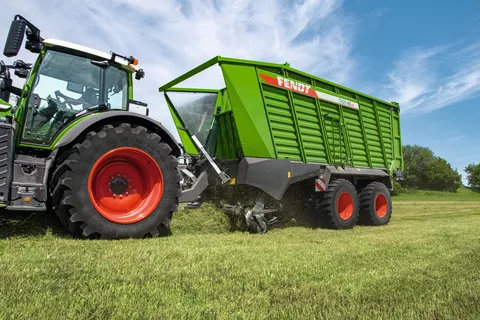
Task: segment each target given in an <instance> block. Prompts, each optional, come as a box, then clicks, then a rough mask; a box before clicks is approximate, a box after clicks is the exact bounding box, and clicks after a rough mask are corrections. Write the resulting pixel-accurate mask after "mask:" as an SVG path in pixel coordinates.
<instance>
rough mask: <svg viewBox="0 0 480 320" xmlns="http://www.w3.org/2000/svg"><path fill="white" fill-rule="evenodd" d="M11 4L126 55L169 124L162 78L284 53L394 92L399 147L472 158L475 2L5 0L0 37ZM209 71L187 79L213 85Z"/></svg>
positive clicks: (462, 160) (479, 7)
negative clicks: (222, 59)
mask: <svg viewBox="0 0 480 320" xmlns="http://www.w3.org/2000/svg"><path fill="white" fill-rule="evenodd" d="M17 13H19V14H22V15H23V16H25V17H26V18H27V19H29V20H31V21H32V22H33V23H34V24H36V25H37V26H38V27H39V28H40V29H41V30H42V36H43V37H45V38H57V39H61V40H66V41H71V42H76V43H79V44H82V45H86V46H89V47H92V48H96V49H99V50H102V51H105V52H109V51H110V50H112V51H116V52H119V53H123V54H126V55H130V54H133V55H135V56H136V57H137V58H138V59H139V60H140V63H141V65H142V67H143V68H144V69H145V71H146V77H145V79H143V80H142V81H140V82H138V83H136V84H137V87H136V89H135V94H136V97H137V98H138V99H141V100H144V101H146V102H148V103H149V105H150V107H151V111H152V113H151V115H152V117H154V118H156V119H158V120H160V121H162V122H164V124H165V125H166V126H167V127H168V128H170V130H172V131H174V126H173V123H172V121H171V119H170V114H169V113H168V110H167V109H166V106H165V102H164V100H163V97H162V95H160V94H159V93H158V91H157V90H158V87H159V86H160V85H162V84H164V83H166V82H167V81H169V80H171V79H172V78H174V77H176V76H178V75H180V74H182V73H183V72H185V71H187V70H189V69H191V68H193V67H195V66H196V65H198V64H200V63H202V62H204V61H206V60H208V59H210V58H211V57H213V56H216V55H225V56H231V57H238V58H247V59H255V60H263V61H271V62H279V63H284V62H286V61H288V62H289V63H290V64H291V65H292V67H295V68H297V69H300V70H304V71H307V72H310V73H313V74H315V75H317V76H320V77H323V78H326V79H329V80H332V81H336V82H339V83H341V84H343V85H347V86H349V87H352V88H354V89H357V90H360V91H364V92H366V93H368V94H371V95H374V96H378V97H381V98H383V99H385V100H387V101H398V102H399V103H400V104H401V108H402V135H403V143H404V144H419V145H422V146H427V147H430V148H431V149H432V150H433V151H434V152H435V154H437V155H438V156H441V157H443V158H445V159H447V161H449V162H450V163H451V164H452V166H453V167H455V168H457V169H458V170H459V171H461V172H462V173H463V169H464V167H465V166H466V165H467V164H469V163H471V162H480V143H478V142H479V141H480V137H479V135H478V130H479V128H480V125H479V119H480V1H478V0H477V1H475V0H462V1H427V0H417V1H410V0H404V1H373V0H345V1H335V0H318V1H315V0H298V1H294V0H290V1H286V0H278V1H275V0H262V1H258V0H256V1H254V0H236V1H233V0H199V1H193V0H191V1H188V0H161V1H157V0H142V1H132V0H95V1H94V0H84V1H80V0H72V1H63V0H44V1H33V0H26V1H8V2H7V3H5V4H2V17H3V20H2V21H0V32H1V33H2V34H3V36H4V37H6V34H7V30H8V27H9V24H10V19H11V18H13V16H14V15H15V14H17ZM20 58H22V59H25V60H28V61H32V60H33V59H34V56H33V55H31V54H28V53H25V52H23V53H22V54H21V55H20ZM218 71H219V70H217V69H215V70H211V71H209V72H207V73H205V74H203V75H201V77H196V78H194V79H193V80H192V81H191V82H190V83H188V85H201V86H204V87H208V86H214V87H219V86H221V85H222V79H221V77H220V74H219V72H218ZM15 83H17V84H18V83H19V82H18V80H17V81H16V82H15Z"/></svg>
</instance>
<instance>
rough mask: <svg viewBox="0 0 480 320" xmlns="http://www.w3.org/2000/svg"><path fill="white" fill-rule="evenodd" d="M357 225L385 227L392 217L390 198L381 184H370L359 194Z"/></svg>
mask: <svg viewBox="0 0 480 320" xmlns="http://www.w3.org/2000/svg"><path fill="white" fill-rule="evenodd" d="M359 198H360V215H359V223H361V224H363V225H370V226H381V225H386V224H388V223H389V222H390V218H391V216H392V197H391V196H390V192H389V191H388V189H387V187H386V186H385V185H384V184H383V183H381V182H372V183H370V184H368V185H367V186H366V187H365V188H363V190H362V191H361V192H360V196H359Z"/></svg>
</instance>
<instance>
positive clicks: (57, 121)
mask: <svg viewBox="0 0 480 320" xmlns="http://www.w3.org/2000/svg"><path fill="white" fill-rule="evenodd" d="M25 36H26V41H25V48H26V49H27V50H29V51H30V52H32V53H35V54H38V57H37V59H36V61H35V63H33V64H29V63H25V62H23V61H21V60H17V61H15V62H13V64H11V65H7V64H6V63H4V62H3V61H0V161H1V162H0V168H1V170H0V206H2V207H3V208H4V209H6V210H13V211H18V210H23V211H25V210H27V211H33V212H38V211H53V212H55V214H56V215H57V216H58V218H59V219H60V221H61V223H62V224H63V226H64V227H65V228H67V229H68V230H69V231H70V232H71V233H72V234H74V235H78V236H81V237H84V238H102V239H104V238H107V239H108V238H143V237H151V236H158V235H159V234H163V233H165V232H168V226H169V222H170V220H171V216H172V212H174V211H176V210H177V208H178V197H179V195H180V193H181V190H180V180H181V176H180V174H179V170H178V169H177V165H178V160H177V159H178V157H179V156H180V155H181V150H180V148H179V145H178V144H177V143H176V141H175V139H174V138H173V137H172V136H171V135H170V134H169V133H168V131H167V130H166V129H165V128H164V127H163V126H162V125H161V124H160V123H158V122H156V121H154V120H152V119H151V118H149V117H148V107H147V105H146V104H145V103H142V102H139V101H136V100H133V76H135V79H136V80H140V79H141V78H143V77H144V72H143V70H142V69H140V68H139V67H138V61H137V60H136V59H135V58H133V57H131V56H130V57H127V56H122V55H119V54H116V53H113V52H112V53H110V54H106V53H103V52H100V51H97V50H94V49H90V48H87V47H84V46H80V45H77V44H73V43H69V42H64V41H59V40H53V39H43V38H42V37H41V36H40V30H39V29H38V28H37V27H35V26H34V25H33V24H32V23H30V22H29V21H27V20H26V19H24V18H23V17H22V16H19V15H16V16H15V17H14V19H13V21H12V23H11V27H10V30H9V33H8V37H7V40H6V44H5V48H4V52H3V53H4V55H5V56H6V57H8V58H11V57H14V56H16V55H17V54H18V52H19V49H20V47H21V46H22V43H23V41H24V38H25ZM12 71H13V72H14V74H15V75H16V76H18V77H20V78H22V79H26V82H25V84H24V85H23V87H22V88H19V87H15V86H14V85H13V82H12V78H11V72H12ZM11 94H14V95H16V96H17V97H18V98H17V101H16V103H15V104H14V105H12V104H10V103H9V102H10V95H11Z"/></svg>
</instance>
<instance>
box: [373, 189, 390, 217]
mask: <svg viewBox="0 0 480 320" xmlns="http://www.w3.org/2000/svg"><path fill="white" fill-rule="evenodd" d="M387 211H388V203H387V197H385V195H384V194H382V193H379V194H378V195H377V196H376V197H375V213H376V214H377V216H378V217H379V218H384V217H385V216H386V215H387Z"/></svg>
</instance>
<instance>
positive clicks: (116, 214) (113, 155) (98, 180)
mask: <svg viewBox="0 0 480 320" xmlns="http://www.w3.org/2000/svg"><path fill="white" fill-rule="evenodd" d="M163 188H164V183H163V175H162V171H161V169H160V167H159V166H158V164H157V163H156V162H155V160H154V159H153V158H152V157H151V156H150V155H149V154H148V153H146V152H144V151H142V150H140V149H137V148H128V147H124V148H117V149H114V150H111V151H109V152H107V153H105V154H104V155H103V156H101V157H100V158H99V159H98V160H97V161H96V162H95V164H94V165H93V167H92V170H91V172H90V176H89V179H88V193H89V196H90V200H91V202H92V204H93V206H94V207H95V209H96V210H97V211H98V213H100V214H101V215H102V216H103V217H104V218H106V219H108V220H110V221H112V222H115V223H120V224H132V223H136V222H139V221H141V220H144V219H146V218H147V217H148V216H149V215H150V214H151V213H152V212H153V211H154V210H155V209H156V208H157V206H158V204H159V203H160V200H161V198H162V194H163Z"/></svg>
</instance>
